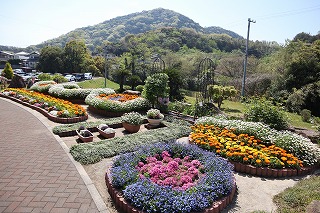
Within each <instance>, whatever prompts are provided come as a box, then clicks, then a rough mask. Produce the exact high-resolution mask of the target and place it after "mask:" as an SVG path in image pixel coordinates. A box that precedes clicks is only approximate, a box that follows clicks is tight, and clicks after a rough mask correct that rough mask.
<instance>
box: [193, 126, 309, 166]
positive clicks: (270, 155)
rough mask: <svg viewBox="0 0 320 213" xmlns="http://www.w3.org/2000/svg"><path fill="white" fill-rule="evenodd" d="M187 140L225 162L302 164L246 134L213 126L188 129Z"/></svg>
mask: <svg viewBox="0 0 320 213" xmlns="http://www.w3.org/2000/svg"><path fill="white" fill-rule="evenodd" d="M190 138H191V140H192V141H193V142H194V143H195V144H197V145H198V146H200V147H201V148H204V149H207V150H211V151H214V152H216V153H217V154H219V155H221V156H223V157H225V158H228V159H229V160H232V161H236V162H242V163H246V164H251V165H254V166H257V167H261V166H267V167H270V168H283V167H286V168H297V169H298V168H300V167H302V166H303V164H302V161H301V160H299V159H298V158H297V157H295V156H294V155H293V154H290V153H288V152H287V151H286V150H284V149H282V148H280V147H277V146H275V145H265V144H263V142H262V141H261V140H260V139H257V138H255V137H254V136H250V135H248V134H235V133H234V132H233V130H232V129H231V130H230V129H226V128H220V127H216V126H214V125H203V124H197V125H195V126H192V133H191V134H190Z"/></svg>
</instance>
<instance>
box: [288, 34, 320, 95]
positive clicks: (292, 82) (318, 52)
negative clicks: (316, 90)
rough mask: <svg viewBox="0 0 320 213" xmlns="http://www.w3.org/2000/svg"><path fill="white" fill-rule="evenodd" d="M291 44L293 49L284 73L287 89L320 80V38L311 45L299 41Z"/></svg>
mask: <svg viewBox="0 0 320 213" xmlns="http://www.w3.org/2000/svg"><path fill="white" fill-rule="evenodd" d="M292 45H294V50H295V51H294V53H293V54H292V60H291V62H290V64H289V67H288V70H287V73H286V75H285V77H286V82H285V85H286V88H287V90H289V91H290V90H292V89H293V88H297V89H300V88H301V87H303V86H304V85H307V84H310V83H313V82H316V81H319V80H320V40H317V41H315V42H314V43H312V44H311V45H308V44H306V43H303V42H301V41H299V42H294V43H292Z"/></svg>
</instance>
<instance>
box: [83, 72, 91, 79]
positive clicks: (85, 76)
mask: <svg viewBox="0 0 320 213" xmlns="http://www.w3.org/2000/svg"><path fill="white" fill-rule="evenodd" d="M84 79H86V80H90V79H92V74H91V73H89V72H87V73H85V74H84Z"/></svg>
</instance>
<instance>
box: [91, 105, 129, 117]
mask: <svg viewBox="0 0 320 213" xmlns="http://www.w3.org/2000/svg"><path fill="white" fill-rule="evenodd" d="M88 110H90V111H91V112H93V113H95V114H98V115H104V116H106V117H120V116H122V115H123V114H124V113H126V112H110V111H107V110H104V109H97V108H95V107H93V106H90V105H89V106H88Z"/></svg>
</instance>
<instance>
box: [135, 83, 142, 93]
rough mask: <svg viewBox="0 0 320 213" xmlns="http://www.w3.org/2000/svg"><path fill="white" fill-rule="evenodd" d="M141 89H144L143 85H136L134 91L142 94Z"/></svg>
mask: <svg viewBox="0 0 320 213" xmlns="http://www.w3.org/2000/svg"><path fill="white" fill-rule="evenodd" d="M143 88H144V86H143V85H138V86H136V90H137V91H139V92H142V91H143Z"/></svg>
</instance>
